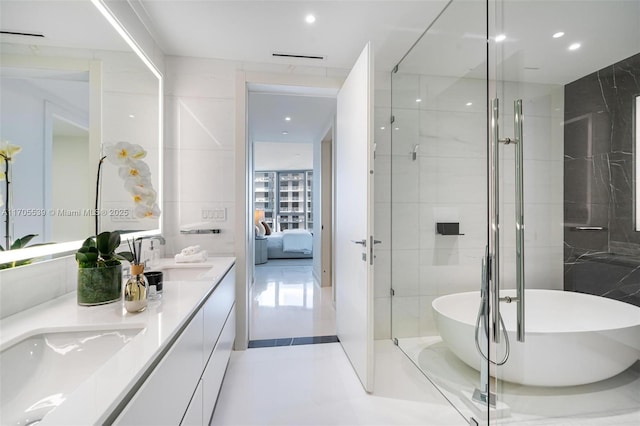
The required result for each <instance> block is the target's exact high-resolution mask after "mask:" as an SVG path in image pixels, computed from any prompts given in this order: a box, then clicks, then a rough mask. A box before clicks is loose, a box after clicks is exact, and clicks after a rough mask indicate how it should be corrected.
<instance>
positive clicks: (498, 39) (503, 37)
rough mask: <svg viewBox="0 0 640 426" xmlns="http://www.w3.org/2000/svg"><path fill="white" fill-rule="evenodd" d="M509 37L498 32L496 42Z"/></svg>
mask: <svg viewBox="0 0 640 426" xmlns="http://www.w3.org/2000/svg"><path fill="white" fill-rule="evenodd" d="M506 39H507V36H506V35H504V34H498V35H497V36H496V42H498V43H500V42H501V41H505V40H506Z"/></svg>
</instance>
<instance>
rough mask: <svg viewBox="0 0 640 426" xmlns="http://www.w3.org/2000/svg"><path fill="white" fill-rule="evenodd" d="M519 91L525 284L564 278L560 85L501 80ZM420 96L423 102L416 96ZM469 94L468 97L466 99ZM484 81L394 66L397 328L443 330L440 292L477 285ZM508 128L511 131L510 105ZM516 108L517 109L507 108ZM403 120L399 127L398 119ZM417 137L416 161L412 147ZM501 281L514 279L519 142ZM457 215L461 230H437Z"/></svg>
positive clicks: (555, 284) (416, 332)
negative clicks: (436, 310)
mask: <svg viewBox="0 0 640 426" xmlns="http://www.w3.org/2000/svg"><path fill="white" fill-rule="evenodd" d="M503 87H504V92H505V98H509V99H511V98H515V97H522V98H523V99H524V105H523V110H524V114H525V117H526V126H525V135H524V137H525V145H524V146H525V152H524V155H525V177H524V185H525V189H524V190H525V224H526V227H525V254H526V262H527V263H526V268H525V271H526V279H527V287H528V288H554V289H559V288H562V274H563V271H562V250H563V146H562V145H563V144H562V138H563V131H562V126H561V122H562V114H563V112H562V111H563V109H564V108H563V98H562V95H563V92H562V87H558V86H545V85H541V84H531V85H530V84H518V85H516V84H511V83H507V84H504V85H503ZM418 98H420V99H421V102H416V99H418ZM468 102H472V105H470V106H467V105H466V103H468ZM485 105H486V87H485V82H484V81H482V80H474V79H453V78H446V77H432V76H416V75H395V76H394V77H393V115H394V116H395V117H396V122H395V123H394V130H393V142H392V149H391V151H392V153H393V159H392V169H391V176H392V183H391V188H392V204H391V217H392V219H391V220H392V225H393V226H392V231H391V232H392V241H393V247H392V248H393V251H392V255H391V261H392V263H391V276H392V286H393V289H394V290H395V294H396V296H395V297H394V298H393V302H392V318H393V321H392V324H393V333H392V334H393V336H394V337H407V336H428V335H433V334H437V330H436V329H435V324H434V322H433V318H432V315H431V311H432V310H431V302H432V301H433V299H434V298H436V297H438V296H440V295H444V294H450V293H457V292H463V291H473V290H478V288H479V285H480V272H481V260H482V257H483V255H484V251H485V245H486V244H487V225H486V221H487V218H486V216H487V178H486V175H487V161H486V150H487V147H486V111H485ZM503 111H506V112H505V113H503V115H502V121H503V122H504V124H503V125H502V130H501V132H502V134H503V135H509V134H511V133H512V132H513V125H512V122H513V116H512V114H513V113H512V112H511V111H512V106H511V105H507V106H504V103H503ZM510 115H511V116H510ZM396 127H397V129H396ZM416 143H417V144H419V148H418V161H412V159H411V157H410V155H409V153H410V151H411V150H412V148H413V146H414V145H415V144H416ZM501 151H502V152H501V154H502V158H503V160H502V181H503V184H502V185H501V194H502V200H503V211H502V217H501V230H502V233H501V237H502V242H503V251H502V253H503V262H502V265H503V272H502V274H503V275H502V276H503V282H504V287H506V288H509V287H514V286H515V266H514V265H515V248H514V247H515V231H514V228H515V219H514V204H513V203H514V191H515V187H514V184H513V181H514V160H513V159H514V152H513V151H514V149H513V147H512V146H510V147H506V148H502V149H501ZM437 222H459V223H460V232H461V233H463V234H465V235H461V236H443V235H438V234H436V231H435V228H436V223H437Z"/></svg>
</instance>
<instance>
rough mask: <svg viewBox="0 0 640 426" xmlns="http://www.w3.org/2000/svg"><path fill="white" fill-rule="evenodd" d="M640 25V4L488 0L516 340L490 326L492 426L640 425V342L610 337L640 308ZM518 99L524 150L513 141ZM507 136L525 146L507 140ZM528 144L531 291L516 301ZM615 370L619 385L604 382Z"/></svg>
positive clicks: (506, 281)
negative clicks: (520, 193)
mask: <svg viewBox="0 0 640 426" xmlns="http://www.w3.org/2000/svg"><path fill="white" fill-rule="evenodd" d="M638 22H640V2H638V1H616V0H611V1H610V0H602V1H554V2H547V1H533V0H531V1H509V0H500V1H493V0H492V1H490V2H489V45H488V46H489V50H488V53H489V98H490V99H491V100H493V99H497V100H498V111H497V120H496V123H497V128H498V134H497V136H496V138H497V139H500V140H501V141H502V142H500V143H499V148H498V153H499V160H498V162H497V165H498V167H499V173H500V177H499V181H498V189H499V206H498V213H499V223H497V224H496V223H491V226H490V228H497V229H499V231H500V240H499V251H500V263H499V265H500V266H499V276H500V283H499V287H500V291H499V297H500V298H501V299H502V300H503V301H502V302H500V303H498V304H492V305H491V310H492V313H493V312H496V313H497V312H498V310H497V309H496V307H497V306H496V305H498V306H499V311H500V314H501V316H502V318H503V320H504V324H505V327H506V329H507V336H508V338H507V336H505V335H504V334H503V332H502V331H499V330H498V329H496V328H495V326H494V325H493V324H492V328H493V329H496V330H498V331H499V332H498V333H497V334H498V335H499V336H500V342H499V343H494V342H491V353H492V357H493V361H501V360H502V359H503V358H504V357H505V355H506V351H507V346H506V342H507V340H508V342H509V343H508V344H509V349H508V351H509V353H508V357H507V359H506V362H505V363H504V365H501V366H492V368H491V375H492V376H493V377H494V378H492V379H491V381H490V383H491V390H492V391H493V392H494V393H495V394H496V397H497V405H496V407H495V408H494V409H492V410H491V411H490V412H489V416H490V424H520V423H526V424H534V425H535V424H559V423H562V424H563V425H564V424H567V425H573V424H575V425H585V424H594V425H595V424H634V423H636V422H638V420H639V419H640V400H639V399H638V390H639V389H640V367H639V366H638V363H637V362H636V361H637V352H636V351H637V349H638V347H639V346H640V344H638V337H637V334H636V336H635V337H633V336H632V335H631V336H630V337H629V338H626V337H622V335H623V334H624V332H622V331H621V330H616V331H614V332H613V333H614V334H616V335H620V336H621V337H620V338H616V337H613V336H610V335H609V334H608V332H606V331H605V329H608V328H615V327H621V328H625V327H628V326H630V327H632V329H633V327H635V330H636V333H637V329H638V327H640V321H639V318H640V310H637V308H636V307H635V306H632V305H634V304H635V305H638V304H640V303H638V298H637V297H636V298H634V296H633V294H638V291H639V290H640V284H639V283H640V276H634V274H637V272H636V270H637V269H638V266H640V262H638V260H637V259H638V253H639V252H640V237H638V233H637V232H635V231H634V229H635V228H634V220H633V199H634V193H635V179H634V176H633V164H634V163H633V161H634V160H633V151H634V147H633V132H632V129H633V125H634V124H633V118H632V114H633V101H632V100H633V95H634V94H637V93H640V78H638V77H639V76H640V26H639V25H638ZM517 100H521V101H522V113H523V119H522V120H521V122H522V124H523V135H522V140H519V139H520V137H519V136H518V135H517V134H516V131H515V121H516V117H515V114H514V101H517ZM636 125H637V124H636ZM492 136H493V132H491V135H490V140H491V139H492ZM507 138H508V139H511V140H515V144H514V143H504V142H505V140H506V139H507ZM518 144H520V146H521V147H522V148H523V152H524V156H523V157H524V158H523V167H522V171H523V187H524V199H523V207H524V224H525V225H524V228H523V229H524V250H523V259H524V282H525V286H526V289H527V290H525V291H524V293H523V294H518V292H517V291H516V288H517V282H518V280H517V269H516V264H517V261H516V260H517V259H516V253H517V245H516V228H517V227H516V219H515V216H516V214H515V210H516V205H517V202H518V200H517V199H516V197H515V193H516V187H515V184H516V182H517V174H516V170H515V169H516V167H515V164H516V158H515V149H514V148H515V147H514V145H518ZM490 232H491V231H490ZM494 266H495V264H494ZM494 275H495V274H494ZM578 293H587V294H591V295H594V296H587V295H585V294H578ZM494 294H496V293H494ZM523 296H524V297H523ZM595 296H598V297H595ZM602 296H604V297H602ZM509 298H511V299H509ZM491 299H492V298H491ZM518 299H523V300H524V319H525V321H524V328H525V334H524V342H520V341H518V339H517V337H516V326H517V322H518V318H517V317H518V315H517V305H518V303H519V300H518ZM611 299H617V300H616V301H615V302H614V301H612V300H611ZM492 300H493V299H492ZM509 302H510V303H509ZM612 303H614V304H613V305H611V304H612ZM601 307H602V308H601ZM634 309H636V310H634ZM634 321H635V322H634ZM497 323H498V324H499V321H498V322H497ZM578 330H580V333H578V332H577V331H578ZM627 352H628V353H629V357H626V355H624V354H626V353H627ZM634 353H635V354H636V355H635V358H634V355H633V354H634ZM625 357H626V358H625ZM623 358H624V360H623ZM634 363H635V365H634ZM616 365H617V366H618V367H615V366H616ZM609 366H611V368H610V369H609V370H608V371H611V372H612V373H610V374H611V376H612V377H610V378H608V377H607V373H604V372H602V373H601V371H604V370H606V369H607V368H608V367H609ZM616 368H617V369H616Z"/></svg>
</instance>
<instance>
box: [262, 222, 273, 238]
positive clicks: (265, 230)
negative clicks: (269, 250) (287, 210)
mask: <svg viewBox="0 0 640 426" xmlns="http://www.w3.org/2000/svg"><path fill="white" fill-rule="evenodd" d="M262 226H264V235H271V228H270V227H269V224H268V223H267V222H262Z"/></svg>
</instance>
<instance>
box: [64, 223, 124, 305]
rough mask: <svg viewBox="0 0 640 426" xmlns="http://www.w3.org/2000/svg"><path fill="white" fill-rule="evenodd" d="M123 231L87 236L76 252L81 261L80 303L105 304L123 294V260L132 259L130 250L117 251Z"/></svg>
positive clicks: (77, 258)
mask: <svg viewBox="0 0 640 426" xmlns="http://www.w3.org/2000/svg"><path fill="white" fill-rule="evenodd" d="M119 246H120V233H119V232H117V231H115V232H102V233H100V234H98V235H97V236H96V237H90V238H87V239H86V240H85V241H84V243H83V244H82V247H80V249H78V251H77V253H76V261H77V262H78V304H79V305H86V306H92V305H102V304H105V303H111V302H116V301H118V300H120V298H121V297H122V264H121V262H120V261H121V260H127V261H129V262H131V261H132V260H133V254H131V253H130V252H119V253H116V252H115V251H116V249H117V248H118V247H119Z"/></svg>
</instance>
